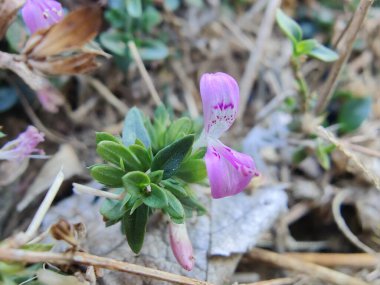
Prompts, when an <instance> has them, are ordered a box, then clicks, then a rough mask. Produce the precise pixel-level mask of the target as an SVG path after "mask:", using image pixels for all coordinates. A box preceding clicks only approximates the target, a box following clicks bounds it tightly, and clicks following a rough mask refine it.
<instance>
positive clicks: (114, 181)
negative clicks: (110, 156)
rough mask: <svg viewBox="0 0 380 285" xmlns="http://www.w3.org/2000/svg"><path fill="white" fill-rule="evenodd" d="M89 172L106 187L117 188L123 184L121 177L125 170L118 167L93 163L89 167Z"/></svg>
mask: <svg viewBox="0 0 380 285" xmlns="http://www.w3.org/2000/svg"><path fill="white" fill-rule="evenodd" d="M90 174H91V176H92V178H94V179H95V180H96V181H98V182H100V183H102V184H103V185H106V186H108V187H112V188H117V187H122V186H123V182H122V180H121V179H122V177H123V176H124V175H125V172H124V171H123V170H121V169H120V168H117V167H114V166H111V165H107V164H100V165H95V166H92V167H91V169H90Z"/></svg>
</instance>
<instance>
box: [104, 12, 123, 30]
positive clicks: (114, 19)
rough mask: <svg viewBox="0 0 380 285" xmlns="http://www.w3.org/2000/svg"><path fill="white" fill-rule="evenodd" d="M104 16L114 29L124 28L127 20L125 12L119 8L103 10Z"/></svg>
mask: <svg viewBox="0 0 380 285" xmlns="http://www.w3.org/2000/svg"><path fill="white" fill-rule="evenodd" d="M104 17H105V18H106V20H107V21H108V22H109V23H110V24H111V26H112V27H113V28H116V29H122V28H124V26H125V22H126V21H127V17H126V14H125V13H123V11H122V10H120V9H108V10H106V11H105V12H104Z"/></svg>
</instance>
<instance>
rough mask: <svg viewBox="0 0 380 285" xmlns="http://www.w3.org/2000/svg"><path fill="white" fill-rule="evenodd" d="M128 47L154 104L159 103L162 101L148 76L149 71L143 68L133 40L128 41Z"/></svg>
mask: <svg viewBox="0 0 380 285" xmlns="http://www.w3.org/2000/svg"><path fill="white" fill-rule="evenodd" d="M128 47H129V50H130V51H131V55H132V57H133V59H134V60H135V62H136V64H137V68H138V69H139V71H140V74H141V76H142V78H143V79H144V81H145V84H146V85H147V87H148V90H149V93H150V95H151V96H152V98H153V100H154V102H155V103H156V105H161V104H162V102H161V99H160V96H158V92H157V90H156V88H155V87H154V84H153V80H152V78H151V77H150V76H149V73H148V71H147V70H146V68H145V65H144V63H143V61H142V59H141V56H140V54H139V51H138V50H137V47H136V44H135V42H133V41H129V42H128Z"/></svg>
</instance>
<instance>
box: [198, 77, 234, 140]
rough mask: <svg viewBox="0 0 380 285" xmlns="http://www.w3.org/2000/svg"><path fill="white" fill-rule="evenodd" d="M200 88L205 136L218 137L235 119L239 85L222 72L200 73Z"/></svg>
mask: <svg viewBox="0 0 380 285" xmlns="http://www.w3.org/2000/svg"><path fill="white" fill-rule="evenodd" d="M200 90H201V96H202V103H203V114H204V131H205V133H206V136H209V137H212V138H215V139H217V138H219V137H220V136H221V135H222V134H223V133H224V132H225V131H227V130H228V129H229V128H230V127H231V125H232V123H233V122H234V121H235V118H236V115H237V110H238V107H239V86H238V84H237V82H236V80H235V79H234V78H232V77H231V76H230V75H228V74H226V73H222V72H218V73H206V74H204V75H202V78H201V81H200Z"/></svg>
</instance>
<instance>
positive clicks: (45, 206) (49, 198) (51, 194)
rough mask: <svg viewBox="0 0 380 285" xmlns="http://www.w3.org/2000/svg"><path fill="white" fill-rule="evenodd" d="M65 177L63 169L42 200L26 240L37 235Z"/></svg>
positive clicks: (26, 233) (27, 232) (27, 231)
mask: <svg viewBox="0 0 380 285" xmlns="http://www.w3.org/2000/svg"><path fill="white" fill-rule="evenodd" d="M64 178H65V176H64V174H63V172H62V170H60V171H59V172H58V174H57V176H56V177H55V179H54V181H53V184H52V185H51V186H50V188H49V190H48V192H47V193H46V196H45V198H44V200H43V201H42V204H41V205H40V207H39V208H38V210H37V213H36V214H35V215H34V217H33V220H32V222H31V223H30V225H29V227H28V229H27V230H26V232H25V238H26V239H27V240H26V242H28V241H29V240H30V239H31V238H33V237H34V236H35V235H36V233H37V231H38V228H39V227H40V225H41V223H42V220H43V219H44V217H45V215H46V213H47V211H48V210H49V208H50V206H51V203H52V202H53V200H54V198H55V196H56V195H57V193H58V190H59V187H60V186H61V184H62V182H63V179H64Z"/></svg>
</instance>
